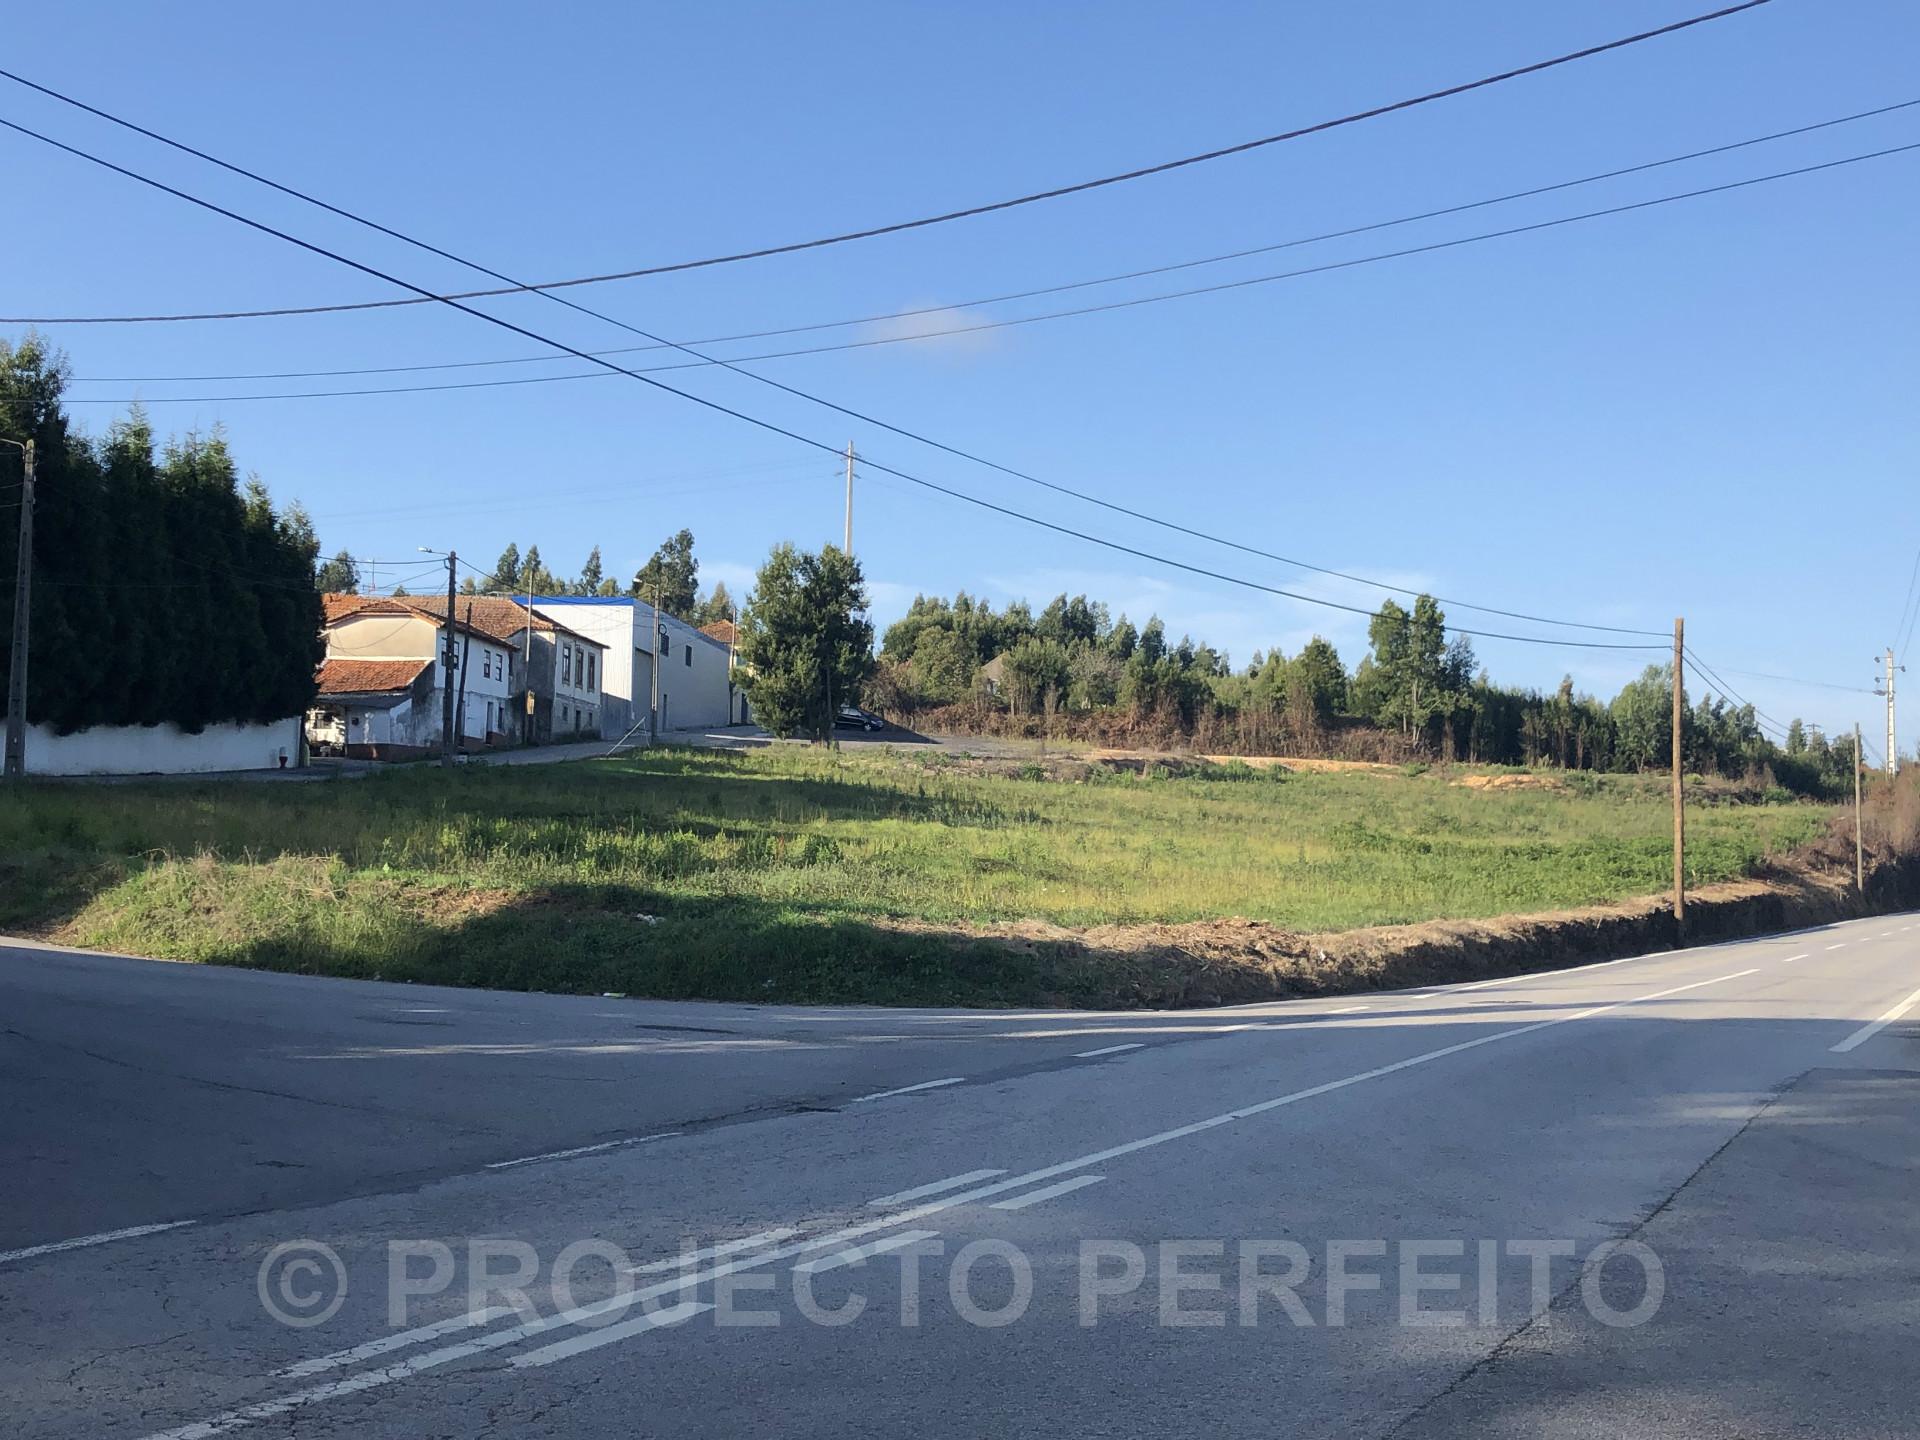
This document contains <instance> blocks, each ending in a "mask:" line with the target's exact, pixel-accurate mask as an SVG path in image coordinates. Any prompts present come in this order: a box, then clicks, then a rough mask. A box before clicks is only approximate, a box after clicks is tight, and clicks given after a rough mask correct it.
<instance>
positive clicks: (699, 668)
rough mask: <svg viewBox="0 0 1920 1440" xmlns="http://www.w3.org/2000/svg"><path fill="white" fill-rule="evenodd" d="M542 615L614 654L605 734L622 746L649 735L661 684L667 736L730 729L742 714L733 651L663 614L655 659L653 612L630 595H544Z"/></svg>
mask: <svg viewBox="0 0 1920 1440" xmlns="http://www.w3.org/2000/svg"><path fill="white" fill-rule="evenodd" d="M533 608H534V610H535V612H536V613H539V614H545V615H549V616H551V617H553V618H554V619H555V620H556V621H559V622H561V623H562V624H564V625H565V626H566V628H568V629H569V630H572V631H573V632H574V633H576V634H579V635H584V636H586V637H587V638H588V639H590V640H592V641H594V642H596V643H598V644H600V645H604V646H605V647H606V661H605V666H604V673H603V674H602V676H601V679H600V691H601V695H600V712H601V713H600V730H601V735H602V736H603V738H605V739H608V740H618V739H621V738H623V737H626V738H632V737H637V736H641V735H644V734H645V733H646V732H647V729H648V723H647V722H648V720H649V718H650V713H651V709H652V704H653V693H654V688H653V687H654V674H655V669H656V664H657V667H658V673H659V679H660V717H659V729H660V730H661V732H662V733H665V732H666V731H669V730H700V729H707V728H710V727H712V726H717V725H726V724H728V723H731V722H730V715H731V713H732V712H733V710H734V709H735V699H734V690H733V684H732V676H731V675H730V674H729V669H728V658H729V655H730V653H731V652H730V650H729V649H728V647H727V646H726V645H724V644H722V643H721V642H720V641H718V640H716V639H714V638H713V637H712V636H711V635H706V634H702V633H701V632H700V631H699V630H697V629H695V628H694V627H693V626H691V625H689V624H687V622H686V621H684V620H676V619H675V618H674V617H673V616H671V615H667V614H665V613H662V614H661V616H660V617H659V625H660V654H659V656H658V659H657V662H656V657H655V656H654V653H653V650H654V639H653V635H654V614H653V607H652V606H651V605H649V604H647V603H646V602H645V601H644V600H633V599H628V598H626V597H624V596H589V595H556V596H536V597H535V598H534V602H533Z"/></svg>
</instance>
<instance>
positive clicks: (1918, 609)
mask: <svg viewBox="0 0 1920 1440" xmlns="http://www.w3.org/2000/svg"><path fill="white" fill-rule="evenodd" d="M1916 599H1920V550H1916V551H1915V552H1914V556H1913V573H1912V574H1910V575H1908V577H1907V598H1906V600H1905V601H1904V602H1903V603H1902V604H1901V606H1900V618H1899V620H1897V621H1895V622H1894V627H1893V633H1894V634H1895V635H1897V636H1899V641H1898V643H1896V644H1895V645H1894V647H1893V653H1894V656H1895V658H1896V659H1898V660H1905V659H1906V658H1907V642H1908V641H1909V640H1911V639H1912V638H1913V625H1914V621H1915V620H1920V605H1916V604H1915V601H1916Z"/></svg>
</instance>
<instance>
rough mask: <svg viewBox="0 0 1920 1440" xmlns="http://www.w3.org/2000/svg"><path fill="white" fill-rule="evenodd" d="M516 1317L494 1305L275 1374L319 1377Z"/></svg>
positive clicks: (509, 1308)
mask: <svg viewBox="0 0 1920 1440" xmlns="http://www.w3.org/2000/svg"><path fill="white" fill-rule="evenodd" d="M511 1314H513V1307H512V1306H511V1305H494V1306H491V1307H489V1308H488V1309H485V1310H469V1311H468V1312H467V1313H466V1314H464V1315H454V1316H451V1317H449V1318H448V1319H445V1320H436V1321H434V1322H433V1324H431V1325H416V1326H415V1327H414V1328H413V1329H411V1330H396V1331H394V1332H393V1333H392V1334H391V1335H382V1336H381V1337H380V1338H379V1339H378V1340H369V1341H367V1342H366V1344H364V1345H355V1346H354V1347H352V1348H351V1349H349V1350H335V1351H334V1352H333V1353H332V1354H331V1355H316V1356H314V1357H313V1359H311V1360H302V1361H301V1362H300V1363H299V1364H298V1365H289V1366H287V1367H286V1368H285V1369H284V1370H276V1371H274V1372H273V1373H274V1374H276V1375H278V1376H280V1377H281V1378H282V1379H286V1380H301V1379H304V1378H306V1377H307V1376H309V1375H318V1374H319V1373H320V1372H321V1371H323V1370H338V1369H339V1368H340V1367H341V1366H343V1365H357V1364H359V1362H360V1361H362V1360H371V1359H373V1357H374V1356H376V1355H387V1354H391V1353H392V1352H393V1351H395V1350H404V1349H406V1348H407V1346H409V1345H417V1344H419V1343H420V1342H421V1341H422V1340H438V1339H439V1338H440V1337H441V1336H442V1335H450V1334H452V1333H453V1332H454V1331H456V1330H470V1329H473V1328H474V1327H476V1326H480V1325H491V1324H492V1323H493V1322H494V1321H496V1320H498V1319H499V1318H500V1317H501V1316H502V1315H511Z"/></svg>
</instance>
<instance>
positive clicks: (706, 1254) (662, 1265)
mask: <svg viewBox="0 0 1920 1440" xmlns="http://www.w3.org/2000/svg"><path fill="white" fill-rule="evenodd" d="M799 1233H800V1232H799V1231H798V1230H796V1229H794V1228H793V1227H792V1226H791V1225H781V1226H779V1227H777V1228H775V1229H772V1230H762V1231H761V1232H760V1233H759V1234H758V1235H746V1236H742V1237H741V1238H740V1239H738V1240H723V1241H721V1242H720V1243H719V1244H718V1245H708V1246H706V1247H705V1248H703V1249H700V1250H689V1251H687V1253H686V1254H684V1255H675V1256H674V1257H673V1258H672V1259H670V1260H650V1261H648V1262H647V1263H646V1264H645V1265H629V1266H628V1267H627V1273H628V1274H629V1275H657V1274H659V1273H660V1272H662V1271H665V1270H682V1269H685V1268H686V1267H687V1266H689V1265H698V1264H700V1263H701V1262H702V1261H703V1260H712V1259H714V1258H715V1257H716V1256H720V1255H736V1254H738V1253H739V1252H740V1251H742V1250H753V1249H757V1248H758V1247H759V1246H762V1245H777V1244H779V1243H780V1242H781V1241H782V1240H786V1239H790V1238H791V1237H793V1236H795V1235H798V1234H799Z"/></svg>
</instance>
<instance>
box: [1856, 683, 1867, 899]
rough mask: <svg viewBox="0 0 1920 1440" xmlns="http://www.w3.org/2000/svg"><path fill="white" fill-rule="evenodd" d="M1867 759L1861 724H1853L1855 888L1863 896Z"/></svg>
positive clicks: (1865, 859)
mask: <svg viewBox="0 0 1920 1440" xmlns="http://www.w3.org/2000/svg"><path fill="white" fill-rule="evenodd" d="M1864 760H1865V757H1864V756H1862V755H1861V753H1860V722H1859V721H1858V720H1856V721H1854V722H1853V888H1854V889H1856V890H1858V891H1859V892H1860V893H1861V894H1863V895H1864V894H1865V893H1866V889H1867V850H1866V845H1865V844H1864V843H1863V842H1862V840H1861V839H1860V769H1861V766H1862V764H1863V763H1864Z"/></svg>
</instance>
